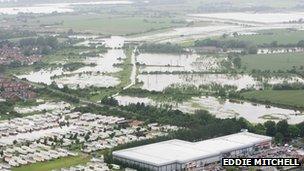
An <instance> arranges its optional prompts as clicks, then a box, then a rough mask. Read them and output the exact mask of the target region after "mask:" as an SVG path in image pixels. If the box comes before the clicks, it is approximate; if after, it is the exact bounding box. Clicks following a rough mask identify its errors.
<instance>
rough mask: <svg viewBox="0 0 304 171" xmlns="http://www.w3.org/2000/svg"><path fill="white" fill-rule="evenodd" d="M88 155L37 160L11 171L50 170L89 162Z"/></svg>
mask: <svg viewBox="0 0 304 171" xmlns="http://www.w3.org/2000/svg"><path fill="white" fill-rule="evenodd" d="M89 160H90V157H89V156H86V155H79V156H70V157H64V158H59V159H56V160H51V161H47V162H39V163H34V164H29V165H24V166H21V167H17V168H13V169H12V171H51V170H54V169H60V168H65V167H71V166H76V165H79V164H85V163H87V162H89Z"/></svg>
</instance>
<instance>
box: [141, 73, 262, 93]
mask: <svg viewBox="0 0 304 171" xmlns="http://www.w3.org/2000/svg"><path fill="white" fill-rule="evenodd" d="M138 80H139V82H143V86H142V88H143V89H147V90H155V91H162V90H164V89H165V88H167V87H169V86H171V85H174V84H181V85H195V86H199V85H208V84H212V83H216V84H221V85H234V86H237V87H238V89H244V88H250V87H253V86H255V85H256V81H255V80H254V78H252V77H251V76H248V75H243V76H241V75H238V76H227V75H225V74H180V75H177V74H142V75H139V76H138Z"/></svg>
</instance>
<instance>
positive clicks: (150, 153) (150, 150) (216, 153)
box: [113, 131, 272, 171]
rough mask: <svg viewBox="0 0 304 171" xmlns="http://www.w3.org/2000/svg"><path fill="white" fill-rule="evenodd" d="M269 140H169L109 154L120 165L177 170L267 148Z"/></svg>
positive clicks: (248, 136)
mask: <svg viewBox="0 0 304 171" xmlns="http://www.w3.org/2000/svg"><path fill="white" fill-rule="evenodd" d="M271 140H272V138H271V137H268V136H263V135H257V134H253V133H249V132H246V131H245V132H240V133H236V134H232V135H227V136H223V137H218V138H214V139H209V140H205V141H200V142H187V141H182V140H176V139H175V140H169V141H164V142H159V143H154V144H150V145H144V146H140V147H135V148H130V149H125V150H120V151H115V152H113V157H114V159H116V160H119V161H120V162H123V163H127V164H129V165H136V166H138V167H141V168H145V169H148V170H154V171H181V170H188V169H194V168H200V167H203V166H205V165H208V164H211V163H215V162H220V161H221V158H223V157H238V156H244V155H248V154H251V153H253V152H255V151H257V150H260V149H263V148H270V146H271Z"/></svg>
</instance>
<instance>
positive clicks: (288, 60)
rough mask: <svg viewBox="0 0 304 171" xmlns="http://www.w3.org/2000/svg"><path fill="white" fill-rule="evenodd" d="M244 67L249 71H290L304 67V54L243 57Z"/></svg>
mask: <svg viewBox="0 0 304 171" xmlns="http://www.w3.org/2000/svg"><path fill="white" fill-rule="evenodd" d="M241 60H242V67H246V69H247V70H249V71H251V70H253V69H256V70H271V71H277V70H290V69H293V66H296V67H299V66H304V53H284V54H262V55H245V56H242V57H241Z"/></svg>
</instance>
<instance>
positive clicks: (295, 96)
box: [241, 90, 304, 108]
mask: <svg viewBox="0 0 304 171" xmlns="http://www.w3.org/2000/svg"><path fill="white" fill-rule="evenodd" d="M241 95H242V96H243V97H244V98H245V99H248V100H253V101H257V102H263V103H269V104H276V105H282V106H287V107H297V108H304V90H263V91H251V92H246V93H242V94H241Z"/></svg>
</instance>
